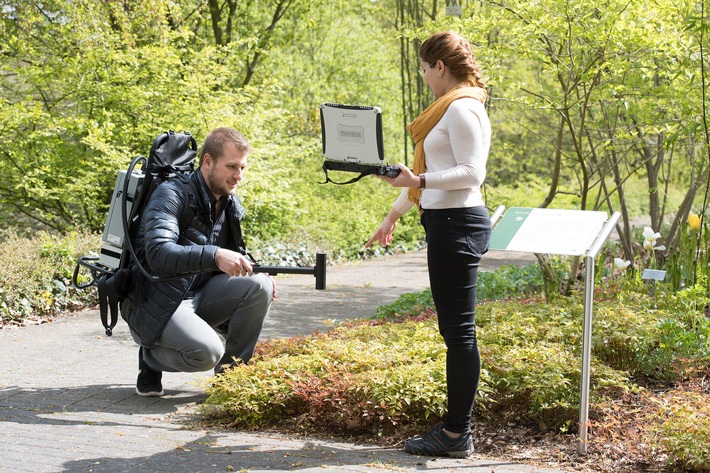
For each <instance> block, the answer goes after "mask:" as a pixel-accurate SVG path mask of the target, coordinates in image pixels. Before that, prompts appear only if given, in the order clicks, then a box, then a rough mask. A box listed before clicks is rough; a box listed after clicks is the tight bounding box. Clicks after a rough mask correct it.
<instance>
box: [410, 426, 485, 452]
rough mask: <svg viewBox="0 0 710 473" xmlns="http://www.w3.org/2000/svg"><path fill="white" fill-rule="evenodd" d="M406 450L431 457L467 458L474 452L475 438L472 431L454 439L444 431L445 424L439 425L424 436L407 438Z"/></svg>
mask: <svg viewBox="0 0 710 473" xmlns="http://www.w3.org/2000/svg"><path fill="white" fill-rule="evenodd" d="M404 451H405V452H409V453H412V454H414V455H425V456H429V457H455V458H466V457H468V456H470V455H471V454H472V453H473V439H472V438H471V433H470V432H467V433H465V434H461V437H459V438H455V439H452V438H451V437H449V436H448V435H447V434H446V432H444V426H443V425H439V426H437V427H435V428H434V430H432V431H431V432H429V433H428V434H426V435H424V436H423V437H414V438H411V439H409V440H407V441H406V442H405V443H404Z"/></svg>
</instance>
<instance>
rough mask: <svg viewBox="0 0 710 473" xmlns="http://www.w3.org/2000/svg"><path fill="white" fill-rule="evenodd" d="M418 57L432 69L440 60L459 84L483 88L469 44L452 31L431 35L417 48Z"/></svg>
mask: <svg viewBox="0 0 710 473" xmlns="http://www.w3.org/2000/svg"><path fill="white" fill-rule="evenodd" d="M419 57H420V58H421V60H422V61H423V62H426V63H427V64H429V66H431V67H434V65H435V64H436V61H439V60H441V61H442V62H443V63H444V64H445V65H446V67H447V68H448V69H449V70H450V71H451V74H453V76H454V77H456V78H457V79H458V80H459V81H460V82H464V83H468V84H469V85H470V86H472V87H481V88H485V86H486V84H485V82H484V81H483V78H482V77H481V70H480V69H479V67H478V64H476V61H475V60H474V58H473V50H472V49H471V44H470V43H469V42H468V40H467V39H466V38H464V37H463V36H461V35H459V34H458V33H456V32H454V31H443V32H441V33H436V34H433V35H431V36H430V37H429V38H427V39H426V41H424V43H422V45H421V47H420V48H419Z"/></svg>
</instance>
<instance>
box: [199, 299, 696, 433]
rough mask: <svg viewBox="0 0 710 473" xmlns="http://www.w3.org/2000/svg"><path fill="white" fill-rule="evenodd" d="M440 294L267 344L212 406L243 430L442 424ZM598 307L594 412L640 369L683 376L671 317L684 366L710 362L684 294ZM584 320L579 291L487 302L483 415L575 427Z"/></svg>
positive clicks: (387, 429) (482, 336)
mask: <svg viewBox="0 0 710 473" xmlns="http://www.w3.org/2000/svg"><path fill="white" fill-rule="evenodd" d="M430 297H431V296H430V293H429V292H428V291H424V292H423V293H418V294H406V295H404V296H403V297H402V298H400V300H398V301H397V302H395V303H394V304H391V305H389V306H387V307H384V308H380V310H378V314H377V317H378V318H379V320H377V321H375V320H370V321H368V320H363V321H356V322H351V323H348V324H343V325H341V326H338V327H336V328H334V329H333V330H331V331H330V332H328V333H324V334H317V335H313V336H310V337H299V338H294V339H285V340H275V341H269V342H267V343H265V344H262V345H260V346H259V348H258V350H257V356H255V358H254V359H253V360H252V362H251V363H250V364H249V365H248V366H242V367H237V368H236V369H234V370H231V371H229V372H227V373H225V374H224V375H223V376H221V377H220V378H218V380H217V381H216V382H213V383H212V385H211V386H210V387H208V388H207V390H208V399H207V401H206V403H205V405H204V412H205V413H206V414H208V416H209V418H210V419H212V420H213V421H215V422H223V423H227V424H230V425H233V426H235V427H239V428H256V427H259V428H263V427H268V426H274V425H277V424H278V425H281V426H286V425H288V426H291V428H298V429H301V430H307V431H308V432H309V433H314V432H316V433H323V434H331V433H333V432H345V433H347V434H348V435H351V434H362V435H371V434H372V432H376V433H377V435H386V434H391V433H392V432H395V431H397V432H399V433H400V434H401V433H402V432H404V431H411V430H413V429H415V428H419V427H421V426H422V424H425V423H431V422H434V421H435V419H437V418H440V417H441V416H442V415H443V413H444V412H445V406H446V396H445V393H446V380H445V367H444V366H445V363H444V361H445V346H444V343H443V341H442V340H441V337H440V335H439V333H438V329H437V325H436V320H435V314H434V313H433V311H432V310H431V302H430ZM659 307H662V308H659ZM594 308H595V312H594V334H593V357H592V369H591V387H592V393H591V401H592V405H591V410H590V418H591V419H600V418H601V417H602V416H603V415H604V412H605V411H604V409H603V407H602V406H603V405H604V403H607V402H608V401H609V399H612V398H613V397H614V396H616V395H618V393H620V392H626V393H633V392H637V391H638V390H639V389H642V388H641V387H640V386H639V385H637V384H636V383H635V381H634V380H635V379H637V378H636V377H637V376H638V375H639V374H643V376H645V377H649V378H650V377H653V379H655V380H659V381H660V380H666V379H668V373H674V374H675V376H676V377H678V376H680V374H681V373H680V372H679V371H678V370H676V369H675V368H677V366H678V361H680V359H676V358H673V357H667V356H665V355H664V353H665V350H666V348H665V347H664V343H665V342H663V341H662V340H664V338H663V337H668V336H669V335H668V332H667V329H668V324H669V321H670V320H673V321H674V324H678V325H677V326H674V327H675V328H674V331H676V332H677V333H680V332H681V328H683V330H684V331H685V332H686V333H687V334H688V335H687V336H686V337H687V340H686V342H685V343H686V345H687V347H688V348H687V349H685V350H684V351H683V353H685V355H687V357H685V358H683V363H686V366H696V367H700V366H707V363H708V360H710V350H708V345H707V322H706V321H704V320H703V318H704V315H703V314H701V313H698V312H697V311H696V310H695V308H694V307H691V306H690V305H689V304H688V303H687V301H686V300H684V299H683V298H678V297H676V298H672V297H666V296H665V295H663V294H662V295H660V296H659V299H657V300H655V301H654V300H653V299H651V298H650V297H649V296H648V295H647V294H642V293H636V294H630V295H628V296H626V295H625V296H623V297H622V296H618V297H616V296H614V297H609V298H608V299H607V300H598V301H597V302H596V303H595V306H594ZM582 316H583V306H582V301H581V296H580V295H577V296H576V297H569V298H563V297H559V298H557V299H556V300H555V301H554V304H549V303H547V302H546V301H545V300H544V299H543V298H541V297H537V298H530V297H528V298H526V299H524V300H523V299H521V300H505V301H497V302H487V303H484V304H480V305H479V307H478V310H477V326H478V341H479V347H480V350H481V355H482V361H483V370H482V377H481V382H480V385H479V394H478V398H477V403H476V413H475V415H476V417H477V418H478V419H479V420H490V421H492V422H496V423H499V422H513V423H516V424H523V425H529V426H533V427H535V428H538V429H540V430H543V431H545V430H562V431H566V430H568V429H570V428H571V426H573V425H575V422H576V420H577V416H578V410H579V386H580V372H581V355H580V352H581V344H582ZM385 320H388V321H389V322H386V321H385ZM693 337H695V339H693ZM659 340H660V341H659ZM672 340H676V338H672ZM687 373H688V372H687V371H686V374H687ZM261 414H263V415H261ZM668 441H670V440H668Z"/></svg>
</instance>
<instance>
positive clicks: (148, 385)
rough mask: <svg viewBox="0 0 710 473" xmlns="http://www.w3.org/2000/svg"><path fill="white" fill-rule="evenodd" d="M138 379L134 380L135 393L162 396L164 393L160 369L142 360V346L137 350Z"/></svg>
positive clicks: (146, 395)
mask: <svg viewBox="0 0 710 473" xmlns="http://www.w3.org/2000/svg"><path fill="white" fill-rule="evenodd" d="M138 369H139V370H140V372H139V373H138V381H136V394H138V395H139V396H145V397H150V396H153V397H155V396H162V395H163V394H164V391H163V384H162V383H161V380H162V379H163V372H162V371H155V370H154V369H152V368H151V367H150V366H148V363H146V362H145V361H144V360H143V348H141V349H140V350H139V351H138Z"/></svg>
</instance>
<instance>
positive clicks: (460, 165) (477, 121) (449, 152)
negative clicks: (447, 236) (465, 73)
mask: <svg viewBox="0 0 710 473" xmlns="http://www.w3.org/2000/svg"><path fill="white" fill-rule="evenodd" d="M490 147H491V123H490V121H489V119H488V114H487V113H486V109H485V107H484V106H483V104H482V103H481V102H480V101H478V100H476V99H473V98H462V99H458V100H455V101H453V102H452V103H451V105H449V108H448V109H447V110H446V112H445V113H444V116H443V117H441V120H439V122H438V123H437V124H436V125H435V126H434V128H432V129H431V131H429V134H427V136H426V138H424V153H425V156H426V173H424V177H425V178H426V188H425V189H422V196H421V202H420V205H421V207H422V208H423V209H450V208H462V207H475V206H478V205H483V204H484V202H483V196H482V195H481V184H483V180H484V179H485V178H486V161H488V151H489V150H490ZM413 206H414V203H413V202H411V201H410V200H409V199H407V188H406V187H405V188H403V189H402V192H401V193H400V195H399V197H398V198H397V200H396V201H395V202H394V204H393V205H392V208H393V209H394V210H395V211H397V212H399V213H400V214H404V213H406V212H407V211H408V210H409V209H411V208H412V207H413Z"/></svg>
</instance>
